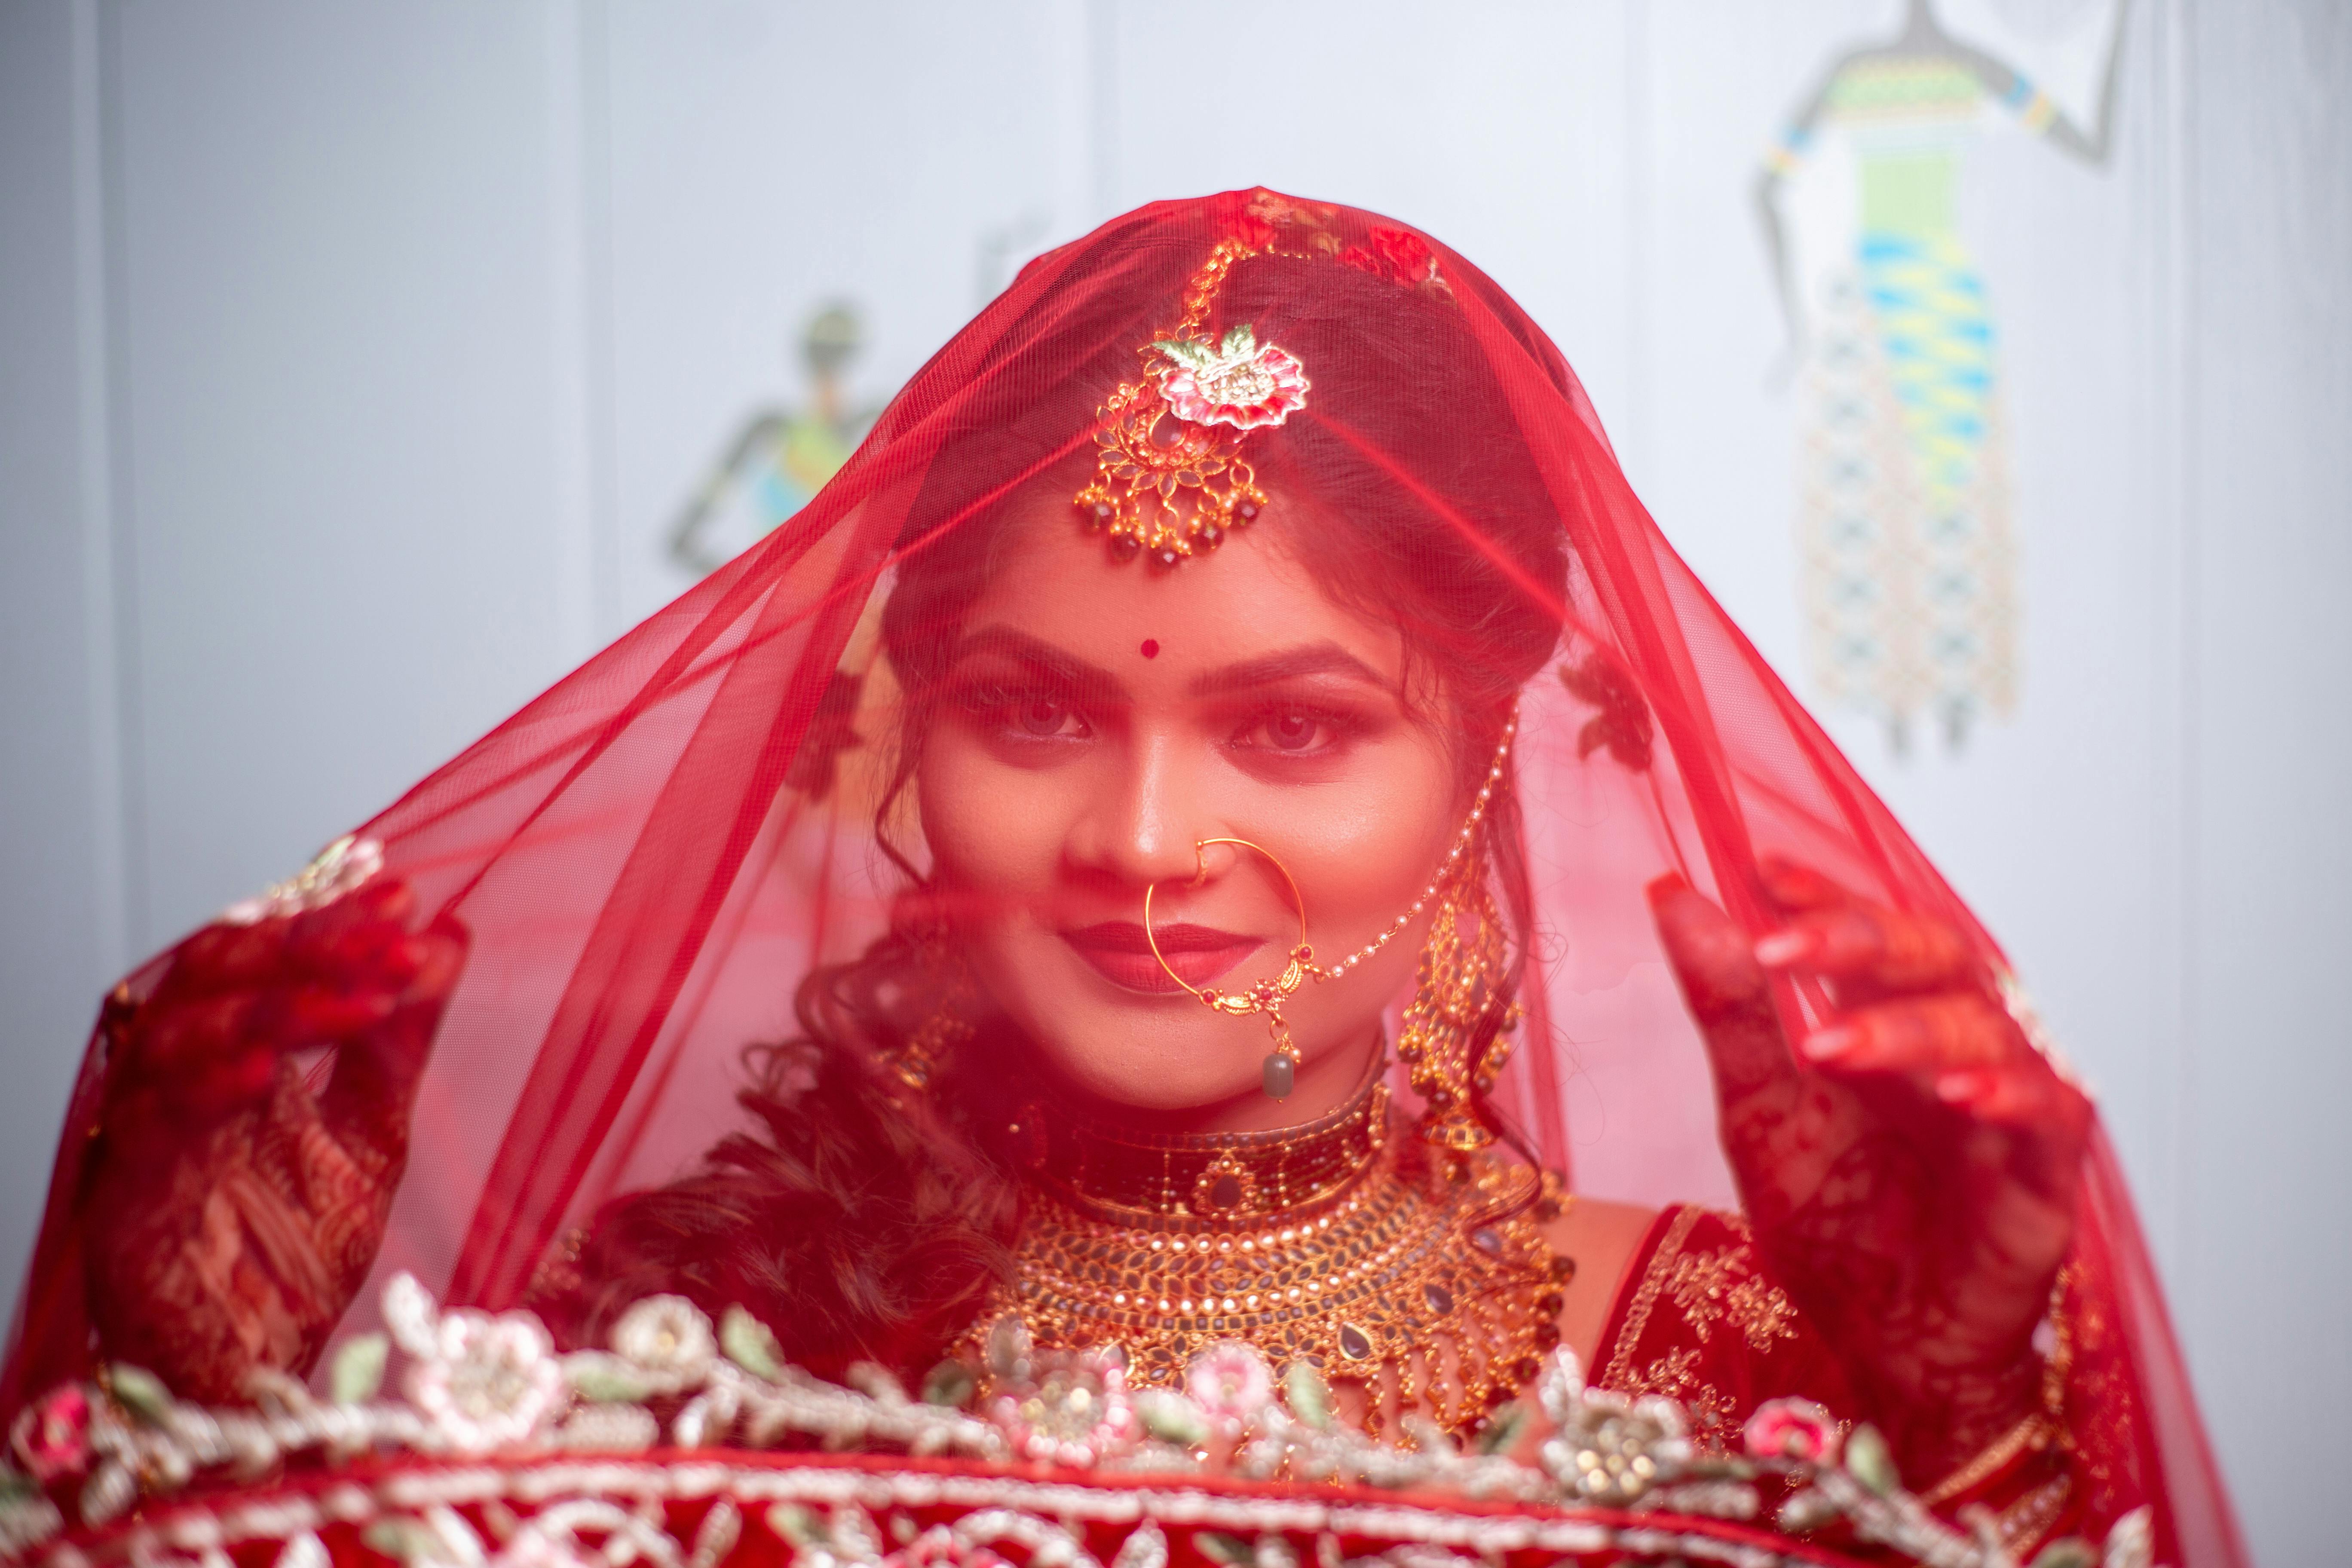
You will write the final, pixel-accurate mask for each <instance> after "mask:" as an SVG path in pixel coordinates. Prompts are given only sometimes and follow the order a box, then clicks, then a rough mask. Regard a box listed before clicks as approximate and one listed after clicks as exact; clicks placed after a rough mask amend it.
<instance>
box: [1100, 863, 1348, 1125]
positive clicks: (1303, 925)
mask: <svg viewBox="0 0 2352 1568" xmlns="http://www.w3.org/2000/svg"><path fill="white" fill-rule="evenodd" d="M1212 844H1231V845H1234V847H1237V848H1242V849H1249V850H1255V852H1256V853H1258V854H1260V855H1263V856H1265V858H1266V860H1267V861H1268V862H1269V863H1270V864H1271V865H1272V866H1273V867H1274V868H1275V869H1276V871H1279V872H1281V873H1282V880H1283V885H1284V886H1285V887H1286V888H1288V889H1290V904H1291V907H1292V908H1293V909H1295V910H1297V911H1298V942H1297V945H1295V946H1294V947H1292V948H1291V950H1290V962H1289V963H1287V964H1286V965H1285V966H1284V968H1283V971H1282V973H1280V974H1278V975H1276V977H1275V978H1273V979H1271V980H1261V981H1259V982H1258V983H1257V984H1255V985H1253V986H1251V987H1250V988H1249V989H1248V990H1246V991H1220V990H1218V989H1217V988H1216V987H1215V986H1213V985H1212V986H1209V987H1207V988H1206V989H1203V988H1202V987H1200V986H1197V985H1194V984H1191V983H1190V982H1188V981H1187V980H1186V979H1185V978H1184V977H1183V976H1182V975H1181V974H1179V973H1176V972H1175V970H1173V969H1171V968H1169V965H1168V959H1167V956H1166V955H1165V954H1164V953H1162V952H1160V939H1159V937H1157V936H1156V935H1154V934H1153V933H1152V930H1151V895H1152V892H1153V890H1154V889H1157V888H1158V887H1159V886H1160V884H1159V883H1158V882H1152V883H1150V884H1148V885H1147V886H1146V887H1145V888H1144V889H1143V940H1144V941H1145V942H1149V943H1150V946H1151V956H1152V957H1154V958H1156V959H1158V960H1159V961H1160V968H1161V969H1163V970H1166V971H1167V973H1168V978H1169V979H1171V980H1173V981H1174V982H1175V983H1176V984H1179V985H1181V986H1183V987H1184V989H1185V990H1187V991H1189V992H1191V993H1192V994H1193V995H1194V996H1197V997H1199V998H1200V1000H1201V1001H1202V1003H1203V1004H1205V1005H1207V1006H1209V1007H1211V1008H1213V1009H1214V1010H1215V1011H1217V1012H1220V1013H1223V1014H1226V1015H1227V1016H1232V1017H1235V1018H1246V1017H1248V1016H1250V1015H1251V1014H1253V1013H1263V1014H1265V1026H1266V1028H1267V1030H1268V1031H1269V1032H1270V1033H1271V1034H1272V1035H1273V1036H1274V1049H1273V1050H1271V1051H1269V1052H1268V1053H1267V1054H1266V1058H1265V1069H1264V1071H1265V1076H1264V1078H1263V1079H1261V1087H1263V1088H1264V1089H1265V1093H1266V1097H1267V1098H1268V1099H1270V1100H1287V1099H1289V1098H1290V1090H1291V1089H1292V1087H1293V1086H1294V1085H1295V1084H1297V1081H1298V1047H1297V1044H1296V1043H1294V1042H1293V1041H1292V1039H1291V1037H1290V1025H1289V1024H1288V1023H1287V1022H1286V1020H1285V1019H1284V1018H1283V1016H1282V1004H1283V1002H1284V1001H1285V1000H1286V999H1287V998H1288V997H1289V995H1290V994H1291V993H1292V992H1294V991H1296V990H1297V989H1298V987H1299V986H1300V985H1301V984H1304V983H1305V981H1306V979H1307V975H1308V974H1310V973H1315V974H1320V973H1321V971H1319V970H1318V969H1317V968H1316V965H1315V950H1314V949H1313V948H1312V947H1310V946H1308V945H1307V900H1305V899H1303V898H1301V897H1300V896H1299V892H1298V882H1297V879H1296V878H1294V877H1292V876H1291V874H1290V868H1289V867H1287V866H1285V865H1284V864H1283V863H1282V860H1281V858H1280V857H1278V856H1276V854H1275V853H1274V851H1273V850H1271V849H1268V848H1266V847H1265V846H1264V845H1262V844H1253V843H1251V842H1250V841H1249V840H1248V839H1246V838H1202V839H1199V840H1196V841H1195V842H1194V843H1193V845H1192V854H1193V857H1194V861H1193V864H1194V867H1195V869H1194V870H1193V873H1192V884H1193V885H1194V886H1198V885H1199V884H1200V883H1201V882H1202V881H1203V880H1205V879H1207V877H1208V875H1209V846H1210V845H1212Z"/></svg>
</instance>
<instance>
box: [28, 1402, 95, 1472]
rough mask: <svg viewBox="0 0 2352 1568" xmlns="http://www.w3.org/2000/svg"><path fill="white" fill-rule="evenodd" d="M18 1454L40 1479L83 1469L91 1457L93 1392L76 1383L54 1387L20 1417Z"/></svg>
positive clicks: (29, 1469)
mask: <svg viewBox="0 0 2352 1568" xmlns="http://www.w3.org/2000/svg"><path fill="white" fill-rule="evenodd" d="M15 1436H16V1457H17V1458H20V1459H22V1460H24V1461H25V1468H26V1470H28V1471H30V1472H31V1473H32V1477H33V1479H35V1480H37V1481H51V1480H55V1479H57V1478H58V1477H59V1476H62V1475H68V1474H71V1473H72V1472H73V1471H75V1470H79V1469H80V1468H82V1466H83V1465H85V1464H86V1463H88V1462H89V1395H88V1394H84V1393H83V1392H82V1391H81V1389H80V1388H79V1386H78V1385H76V1384H66V1385H65V1386H64V1387H63V1388H58V1389H55V1390H52V1391H51V1392H50V1394H49V1395H48V1396H47V1398H45V1399H43V1400H42V1401H41V1402H40V1403H39V1404H37V1405H33V1406H31V1407H30V1408H28V1409H27V1410H26V1412H25V1413H24V1414H23V1415H19V1416H18V1417H16V1434H15Z"/></svg>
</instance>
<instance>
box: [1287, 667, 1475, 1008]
mask: <svg viewBox="0 0 2352 1568" xmlns="http://www.w3.org/2000/svg"><path fill="white" fill-rule="evenodd" d="M1518 732H1519V715H1518V712H1517V710H1513V711H1512V713H1511V716H1510V718H1509V719H1508V720H1507V721H1505V723H1504V725H1503V738H1502V740H1501V742H1498V743H1497V744H1496V747H1495V760H1494V762H1493V763H1491V764H1490V765H1489V766H1488V767H1487V769H1486V783H1484V784H1480V785H1479V786H1478V797H1477V799H1476V801H1475V802H1474V803H1473V804H1472V805H1471V807H1470V818H1469V820H1468V821H1466V822H1465V823H1464V824H1463V825H1462V831H1461V832H1459V833H1457V834H1455V835H1454V847H1452V848H1451V849H1448V850H1447V851H1446V852H1445V864H1444V865H1443V866H1441V867H1439V868H1438V869H1437V875H1436V876H1434V877H1432V878H1431V879H1429V886H1427V887H1425V888H1423V889H1422V890H1421V896H1420V897H1419V898H1417V899H1415V900H1413V901H1412V908H1411V909H1409V910H1405V912H1404V913H1402V914H1401V915H1399V916H1397V918H1396V919H1395V920H1393V921H1390V922H1389V928H1388V930H1386V931H1382V932H1381V934H1380V935H1378V936H1376V937H1374V938H1373V939H1372V940H1371V941H1370V942H1366V943H1365V944H1364V945H1363V946H1361V947H1360V948H1358V949H1357V950H1356V951H1355V952H1351V953H1349V955H1348V956H1347V957H1345V958H1343V959H1341V960H1340V961H1339V963H1335V964H1333V965H1332V966H1331V967H1330V968H1328V969H1324V968H1321V967H1319V966H1318V967H1315V969H1314V971H1313V973H1315V975H1316V976H1317V977H1318V979H1324V980H1337V979H1339V977H1340V976H1341V975H1343V974H1345V973H1348V972H1349V970H1351V969H1353V968H1355V967H1356V965H1358V964H1360V963H1366V962H1368V961H1370V958H1371V957H1372V955H1373V954H1374V953H1376V952H1380V950H1381V949H1382V948H1384V947H1386V946H1388V944H1389V943H1390V942H1393V941H1395V940H1396V938H1397V936H1398V935H1399V933H1401V932H1402V931H1403V930H1404V928H1405V927H1407V926H1409V925H1411V924H1412V922H1413V919H1414V917H1415V916H1417V915H1419V914H1420V913H1421V911H1422V910H1424V909H1427V908H1428V907H1429V900H1432V899H1433V898H1435V897H1437V892H1438V889H1440V888H1442V887H1444V885H1445V879H1446V878H1447V877H1449V876H1451V875H1452V874H1453V871H1454V867H1455V866H1456V865H1458V864H1460V862H1461V859H1462V857H1463V856H1464V855H1465V854H1467V853H1468V852H1469V848H1470V841H1471V839H1472V838H1473V837H1475V835H1476V834H1477V831H1478V825H1479V824H1480V823H1481V822H1483V821H1485V820H1486V807H1487V805H1488V804H1489V803H1490V802H1492V801H1493V800H1494V798H1495V789H1496V785H1498V784H1501V783H1502V782H1503V769H1504V767H1505V766H1506V765H1507V764H1508V763H1509V762H1510V760H1511V741H1512V738H1513V737H1514V736H1516V735H1517V733H1518Z"/></svg>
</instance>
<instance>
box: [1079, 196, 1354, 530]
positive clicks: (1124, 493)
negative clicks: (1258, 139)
mask: <svg viewBox="0 0 2352 1568" xmlns="http://www.w3.org/2000/svg"><path fill="white" fill-rule="evenodd" d="M1257 254H1258V249H1257V247H1254V246H1252V245H1250V244H1248V243H1246V242H1245V241H1243V240H1239V239H1227V240H1222V241H1220V242H1219V243H1218V245H1217V247H1216V248H1215V249H1214V250H1213V251H1211V252H1210V253H1209V259H1208V260H1207V262H1205V263H1204V264H1203V265H1202V268H1201V270H1200V271H1198V272H1196V273H1194V274H1193V275H1192V280H1191V281H1190V282H1189V283H1188V284H1187V285H1186V286H1185V289H1184V315H1183V318H1182V320H1181V321H1178V322H1177V323H1176V325H1175V327H1174V328H1173V329H1172V330H1171V331H1165V332H1160V333H1158V334H1156V335H1155V336H1154V337H1153V338H1152V341H1151V342H1149V343H1146V344H1145V345H1144V346H1143V348H1142V349H1141V350H1140V351H1139V353H1140V354H1141V356H1142V359H1143V362H1144V374H1143V375H1142V377H1141V378H1140V379H1139V380H1136V381H1130V382H1125V383H1122V384H1120V385H1119V387H1118V390H1117V391H1115V392H1113V393H1112V394H1111V395H1110V397H1109V399H1108V401H1107V402H1106V403H1104V405H1102V408H1101V409H1100V411H1099V412H1098V415H1097V421H1098V423H1097V428H1096V431H1095V445H1096V447H1097V452H1096V455H1095V477H1094V482H1093V483H1091V484H1089V485H1088V486H1087V488H1086V489H1082V490H1080V491H1079V492H1078V493H1077V497H1076V505H1077V509H1078V513H1079V516H1080V517H1081V518H1082V519H1083V520H1084V521H1085V522H1086V525H1087V527H1088V528H1089V529H1092V530H1094V531H1097V532H1101V533H1104V534H1106V535H1108V545H1109V549H1110V556H1111V559H1112V560H1114V561H1132V560H1134V559H1135V558H1136V557H1137V556H1138V555H1143V554H1149V555H1150V558H1151V559H1152V561H1153V562H1155V563H1158V564H1159V565H1160V566H1163V567H1168V566H1174V565H1175V564H1177V563H1179V562H1181V561H1185V560H1188V559H1190V558H1191V557H1192V556H1194V555H1198V554H1201V553H1202V552H1206V551H1211V550H1214V549H1215V548H1216V547H1217V546H1218V545H1220V544H1223V542H1225V536H1226V534H1228V533H1229V532H1231V531H1233V530H1234V529H1235V528H1237V527H1241V526H1244V525H1245V524H1247V523H1249V522H1251V521H1254V520H1255V518H1256V517H1257V514H1258V512H1259V511H1260V510H1263V509H1264V507H1265V492H1264V491H1262V490H1260V489H1258V488H1257V484H1256V475H1255V473H1254V472H1253V471H1252V469H1251V468H1250V466H1249V464H1248V463H1247V462H1246V461H1244V459H1243V458H1242V457H1241V455H1240V453H1241V447H1242V444H1243V443H1244V440H1245V439H1246V438H1247V437H1248V435H1249V433H1250V432H1251V431H1253V430H1258V429H1264V428H1267V427H1270V426H1276V425H1280V424H1281V423H1282V422H1283V421H1284V420H1286V419H1287V418H1289V417H1290V416H1292V415H1293V414H1296V413H1297V412H1298V411H1299V410H1300V409H1302V408H1304V407H1306V406H1307V385H1308V383H1307V368H1306V366H1304V365H1302V364H1300V363H1298V359H1297V356H1296V355H1295V354H1292V353H1287V352H1286V351H1285V350H1283V349H1281V348H1278V347H1276V345H1275V344H1273V343H1261V342H1258V339H1257V331H1256V329H1255V327H1253V326H1252V325H1251V324H1250V323H1248V322H1246V321H1244V322H1240V323H1237V324H1235V325H1233V326H1230V327H1228V328H1226V329H1225V331H1224V335H1223V336H1222V337H1218V336H1215V335H1213V332H1212V331H1211V329H1210V327H1209V316H1210V311H1211V309H1212V307H1213V305H1214V304H1215V302H1216V298H1217V294H1218V291H1219V290H1220V289H1223V286H1224V281H1225V275H1226V274H1227V273H1228V272H1230V271H1231V270H1232V269H1233V266H1234V263H1235V262H1236V261H1240V260H1242V259H1244V258H1247V257H1251V256H1255V255H1257Z"/></svg>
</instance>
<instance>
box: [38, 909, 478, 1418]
mask: <svg viewBox="0 0 2352 1568" xmlns="http://www.w3.org/2000/svg"><path fill="white" fill-rule="evenodd" d="M306 903H309V907H304V906H305V904H306ZM415 905H416V900H415V893H414V890H413V889H411V888H410V887H409V886H408V885H407V884H406V883H405V882H404V881H403V880H401V879H397V878H393V877H383V876H378V877H375V878H373V879H365V880H362V881H361V882H360V884H359V885H358V886H357V887H355V888H352V889H350V890H348V891H344V892H342V893H341V895H340V896H335V897H331V898H330V899H328V900H325V901H322V902H315V903H312V902H310V901H309V900H290V901H289V900H281V901H280V902H279V903H278V904H276V905H267V906H263V907H261V908H260V909H258V910H247V911H244V914H245V916H246V917H247V918H242V919H240V918H237V914H236V912H234V911H233V913H232V915H231V916H226V917H224V918H223V919H222V920H220V921H215V923H214V924H212V925H209V926H206V927H205V929H204V930H202V931H198V932H197V933H196V934H195V935H194V936H192V937H190V938H189V939H188V940H187V941H186V942H183V943H182V944H181V946H180V948H179V950H178V951H177V952H175V953H174V954H173V957H172V960H171V963H170V967H169V968H168V969H167V970H166V971H165V972H164V974H163V978H162V980H161V981H160V982H159V983H158V984H156V985H155V987H154V989H153V990H152V992H151V993H149V994H147V995H146V996H145V997H144V998H141V999H134V998H133V997H132V996H131V994H130V993H129V992H128V990H127V989H122V990H118V991H117V992H116V993H115V994H113V995H112V996H111V997H110V998H109V999H108V1002H107V1005H106V1009H105V1011H104V1013H103V1014H102V1015H101V1016H100V1030H101V1032H102V1034H103V1035H104V1037H105V1040H106V1048H107V1052H108V1060H107V1070H106V1085H107V1087H106V1091H105V1095H104V1098H103V1100H102V1102H101V1103H102V1109H101V1111H100V1122H99V1126H98V1129H97V1132H96V1142H95V1145H94V1146H93V1148H92V1149H91V1151H90V1158H89V1165H88V1166H87V1167H86V1169H87V1170H88V1171H89V1185H88V1186H87V1187H86V1188H85V1193H86V1203H87V1206H86V1209H85V1215H86V1224H87V1226H88V1227H89V1252H88V1255H87V1256H88V1274H89V1288H90V1302H89V1305H90V1312H91V1317H92V1320H93V1321H94V1322H95V1323H96V1325H97V1327H98V1330H99V1335H100V1345H101V1348H102V1352H103V1354H104V1355H105V1357H106V1358H107V1359H109V1360H117V1361H127V1362H131V1363H136V1364H138V1365H141V1366H143V1367H146V1368H148V1369H149V1370H151V1371H152V1372H154V1373H157V1374H158V1375H159V1376H161V1377H163V1380H164V1381H165V1382H166V1383H167V1384H169V1385H170V1386H171V1387H172V1388H173V1391H174V1392H175V1393H178V1394H181V1395H183V1396H184V1397H190V1398H198V1399H205V1400H211V1401H215V1402H226V1401H233V1400H236V1399H239V1398H241V1397H243V1396H244V1394H245V1392H246V1389H245V1385H246V1382H247V1374H248V1373H250V1372H251V1371H252V1370H253V1369H255V1368H256V1367H268V1368H272V1369H276V1370H280V1371H286V1372H291V1373H296V1374H298V1375H299V1374H300V1373H303V1372H305V1371H307V1370H308V1367H309V1365H310V1363H311V1362H312V1361H314V1360H315V1359H316V1357H317V1355H318V1352H319V1351H320V1347H321V1346H322V1345H323V1343H324V1342H325V1339H326V1336H327V1334H328V1333H329V1331H331V1329H332V1328H333V1326H334V1324H335V1322H336V1321H337V1320H338V1319H340V1318H341V1315H342V1312H343V1310H344V1308H345V1307H346V1306H347V1305H348V1304H349V1302H350V1300H351V1298H352V1295H353V1294H354V1293H355V1292H356V1291H357V1290H358V1289H359V1287H360V1285H361V1283H362V1281H363V1280H364V1279H365V1278H366V1275H367V1271H368V1268H370V1267H371V1266H372V1264H373V1261H374V1258H375V1254H376V1250H377V1248H378V1247H379V1246H380V1245H381V1244H382V1242H383V1226H384V1217H385V1215H386V1214H387V1213H388V1211H389V1209H390V1207H391V1200H392V1194H393V1192H394V1189H395V1188H396V1187H397V1185H398V1184H399V1180H400V1174H401V1171H402V1169H403V1167H404V1164H405V1163H406V1157H407V1146H408V1113H409V1108H410V1105H411V1103H412V1101H413V1100H414V1098H415V1088H416V1083H417V1080H418V1079H419V1077H420V1076H421V1074H422V1072H423V1069H424V1066H425V1058H426V1055H427V1053H428V1052H429V1051H430V1049H431V1046H432V1041H433V1037H434V1033H435V1031H436V1028H437V1027H438V1026H439V1024H440V1019H441V1014H442V1010H443V1008H444V1007H445V1006H446V1005H447V1002H448V999H449V994H450V993H451V991H452V990H453V989H454V988H455V985H456V984H457V976H458V973H459V971H460V970H461V969H462V967H463V965H464V962H465V952H466V942H467V937H466V931H465V928H464V927H463V926H462V925H460V924H459V923H458V922H457V921H456V919H455V918H454V917H450V916H446V915H445V916H444V917H442V918H441V919H440V920H438V921H435V922H434V923H433V924H432V925H431V926H429V927H428V928H426V929H425V930H424V931H415V930H412V924H413V921H414V917H415ZM255 917H257V918H255ZM322 1051H331V1053H332V1060H331V1064H330V1063H329V1062H328V1061H327V1060H326V1059H325V1058H324V1057H323V1056H321V1055H319V1054H317V1053H320V1052H322Z"/></svg>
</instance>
